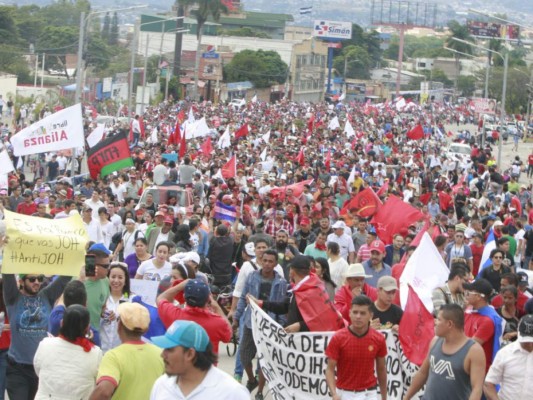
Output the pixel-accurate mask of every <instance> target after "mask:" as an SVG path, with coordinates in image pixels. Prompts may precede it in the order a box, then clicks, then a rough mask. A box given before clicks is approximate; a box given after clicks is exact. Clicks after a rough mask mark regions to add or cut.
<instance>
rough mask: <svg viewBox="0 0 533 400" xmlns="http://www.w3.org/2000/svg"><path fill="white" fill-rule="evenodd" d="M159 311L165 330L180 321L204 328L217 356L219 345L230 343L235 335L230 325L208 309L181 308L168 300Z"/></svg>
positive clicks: (160, 305) (163, 302) (160, 306)
mask: <svg viewBox="0 0 533 400" xmlns="http://www.w3.org/2000/svg"><path fill="white" fill-rule="evenodd" d="M157 311H158V313H159V318H161V321H162V322H163V325H165V328H168V327H169V326H170V325H172V323H173V322H174V321H176V320H178V319H181V320H185V321H194V322H196V323H197V324H198V325H200V326H202V327H203V328H204V329H205V330H206V332H207V335H208V336H209V340H211V344H212V345H213V351H214V352H215V354H218V343H219V342H223V343H228V342H229V341H230V339H231V335H232V334H233V332H232V330H231V326H230V324H229V323H228V322H227V321H226V320H224V319H223V318H222V317H221V316H220V315H218V314H215V313H213V312H211V311H209V310H208V309H207V308H202V307H189V306H185V308H179V307H176V306H175V305H174V304H172V303H169V302H168V301H167V300H162V301H161V302H159V304H158V306H157Z"/></svg>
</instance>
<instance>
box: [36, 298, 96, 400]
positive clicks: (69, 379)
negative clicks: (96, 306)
mask: <svg viewBox="0 0 533 400" xmlns="http://www.w3.org/2000/svg"><path fill="white" fill-rule="evenodd" d="M89 324H90V317H89V311H87V309H86V308H85V307H83V306H81V305H78V304H73V305H71V306H69V307H67V309H66V310H65V314H64V315H63V321H62V322H61V328H60V329H59V336H58V337H47V338H44V339H43V340H42V341H41V343H39V347H38V348H37V351H36V353H35V357H34V359H33V365H34V368H35V373H36V374H37V376H38V377H39V389H38V390H37V395H36V396H35V400H45V399H46V400H47V399H54V400H68V399H83V400H85V399H88V398H89V396H90V395H91V393H92V391H93V389H94V385H95V380H96V375H97V373H98V366H99V365H100V361H101V360H102V350H100V348H99V347H97V346H95V345H94V344H93V343H92V342H91V341H90V340H89V339H87V337H86V336H87V334H88V333H89Z"/></svg>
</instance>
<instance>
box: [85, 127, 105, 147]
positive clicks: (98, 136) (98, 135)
mask: <svg viewBox="0 0 533 400" xmlns="http://www.w3.org/2000/svg"><path fill="white" fill-rule="evenodd" d="M104 131H105V125H104V124H98V125H97V126H96V128H94V130H93V131H92V132H91V134H90V135H89V136H87V144H88V145H89V147H94V146H96V145H97V144H98V143H99V142H100V140H102V138H103V137H104V133H105V132H104Z"/></svg>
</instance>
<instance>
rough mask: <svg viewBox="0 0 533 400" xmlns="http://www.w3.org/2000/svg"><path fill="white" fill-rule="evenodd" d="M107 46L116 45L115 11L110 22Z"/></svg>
mask: <svg viewBox="0 0 533 400" xmlns="http://www.w3.org/2000/svg"><path fill="white" fill-rule="evenodd" d="M108 44H109V45H110V46H116V45H117V44H118V15H117V12H116V11H115V12H114V13H113V20H112V21H111V30H110V32H109V42H108Z"/></svg>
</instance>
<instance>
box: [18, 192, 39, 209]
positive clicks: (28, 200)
mask: <svg viewBox="0 0 533 400" xmlns="http://www.w3.org/2000/svg"><path fill="white" fill-rule="evenodd" d="M36 212H37V204H35V203H34V202H33V198H32V192H31V190H30V189H26V190H25V191H24V202H23V203H20V204H19V205H18V206H17V213H19V214H24V215H32V214H35V213H36Z"/></svg>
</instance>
